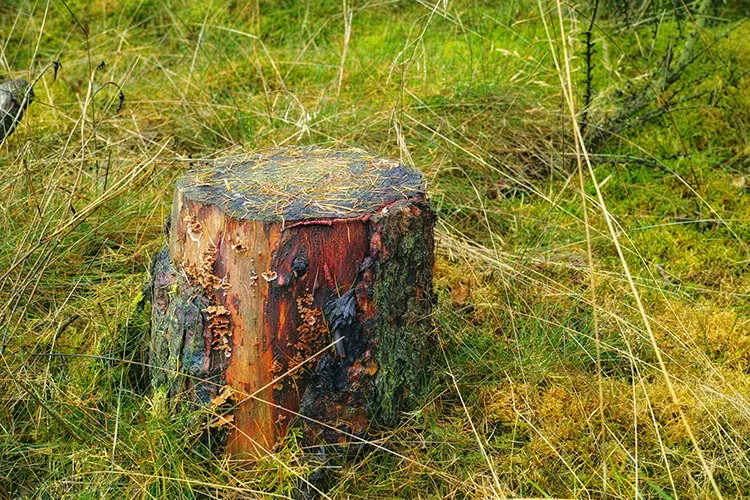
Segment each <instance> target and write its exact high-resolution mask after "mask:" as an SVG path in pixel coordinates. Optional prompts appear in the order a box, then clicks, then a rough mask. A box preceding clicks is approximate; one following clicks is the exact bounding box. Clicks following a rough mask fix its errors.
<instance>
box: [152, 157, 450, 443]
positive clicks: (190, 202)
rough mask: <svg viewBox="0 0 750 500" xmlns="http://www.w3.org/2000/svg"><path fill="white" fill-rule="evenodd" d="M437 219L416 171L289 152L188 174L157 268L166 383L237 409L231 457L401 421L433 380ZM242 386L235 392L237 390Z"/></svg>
mask: <svg viewBox="0 0 750 500" xmlns="http://www.w3.org/2000/svg"><path fill="white" fill-rule="evenodd" d="M434 223H435V216H434V213H433V211H432V210H431V208H430V205H429V204H428V203H427V201H426V200H425V192H424V183H423V178H422V175H421V174H420V173H419V172H418V171H417V170H415V169H413V168H411V167H407V166H404V165H401V164H399V163H398V162H393V161H389V160H384V159H380V158H377V157H375V156H372V155H369V154H367V153H364V152H362V151H331V150H325V149H319V148H314V147H310V148H285V149H277V150H270V151H262V152H259V153H256V154H253V155H246V156H237V157H231V158H227V159H224V160H218V161H214V162H210V163H207V164H204V165H203V166H201V167H199V168H197V169H195V170H192V171H190V172H188V173H187V174H186V175H185V176H184V177H182V178H181V179H180V180H179V181H178V183H177V188H176V191H175V195H174V204H173V207H172V214H171V218H170V221H169V224H168V225H167V227H168V242H167V245H166V246H165V248H164V249H163V250H162V251H161V252H160V253H159V254H157V255H156V256H155V258H154V262H153V265H152V270H151V279H152V281H151V288H152V289H151V292H152V297H153V299H152V300H153V302H152V304H153V307H152V339H151V364H152V365H153V367H154V369H153V376H152V383H153V385H154V387H155V388H156V389H157V390H161V391H166V392H167V393H168V395H169V397H171V398H178V400H179V401H180V403H181V404H183V403H197V404H201V405H208V406H209V407H210V408H211V409H212V410H216V411H218V412H219V413H220V414H222V415H224V416H223V417H222V418H220V419H219V421H218V422H213V425H214V426H215V427H218V428H224V429H225V431H220V432H214V434H213V435H218V436H220V438H221V439H222V440H223V439H225V440H226V441H225V443H226V447H227V450H228V452H229V453H230V454H232V455H235V456H237V455H249V456H259V455H264V454H266V453H268V452H269V451H270V450H271V449H272V448H273V447H274V445H276V444H277V443H278V442H279V441H280V439H281V438H283V437H284V435H285V434H286V431H287V427H288V425H289V423H290V421H292V420H293V419H295V418H298V419H299V420H301V421H302V422H303V423H304V433H303V435H304V440H305V442H306V444H308V445H314V444H321V443H337V444H342V443H346V442H349V441H351V440H352V439H353V438H352V435H353V436H358V437H362V436H364V435H365V434H366V433H367V430H368V429H370V428H372V427H373V426H391V425H393V424H394V423H395V422H396V420H397V417H398V415H399V414H400V413H401V412H403V411H404V410H406V409H409V408H413V405H414V404H415V402H416V401H417V399H418V397H419V395H420V392H421V391H422V389H423V388H424V384H425V381H426V380H427V372H428V363H429V352H430V350H432V349H434V342H431V341H430V337H429V336H430V331H431V328H430V320H429V315H430V310H431V306H432V303H433V301H434V298H433V291H432V266H433V226H434ZM230 388H231V389H230Z"/></svg>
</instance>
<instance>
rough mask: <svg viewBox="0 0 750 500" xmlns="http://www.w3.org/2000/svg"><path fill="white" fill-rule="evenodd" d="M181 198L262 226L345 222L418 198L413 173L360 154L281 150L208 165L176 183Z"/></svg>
mask: <svg viewBox="0 0 750 500" xmlns="http://www.w3.org/2000/svg"><path fill="white" fill-rule="evenodd" d="M177 189H179V190H181V191H182V194H183V196H184V197H185V198H188V199H190V200H193V201H196V202H200V203H205V204H213V205H219V206H221V207H222V208H223V210H224V211H225V212H226V214H227V215H229V216H231V217H237V218H241V219H245V218H247V219H253V220H263V221H282V220H284V221H297V220H305V219H321V218H349V217H357V216H359V215H362V214H367V213H373V212H375V211H376V210H378V209H379V208H382V207H383V206H385V205H387V204H389V203H392V202H394V201H396V200H399V199H404V198H410V197H412V196H415V195H423V194H424V186H423V179H422V175H421V174H420V173H419V171H417V170H415V169H413V168H410V167H407V166H405V165H401V164H399V163H397V162H393V161H391V160H386V159H382V158H377V157H375V156H372V155H369V154H367V153H365V152H363V151H331V150H327V149H319V148H314V147H311V148H287V149H281V150H269V151H265V152H259V153H255V154H252V155H238V156H234V157H230V158H225V159H222V160H217V161H213V162H210V163H207V164H206V165H204V166H202V167H199V168H198V169H195V170H193V171H191V172H190V174H189V175H187V176H185V177H183V178H182V179H181V180H180V181H179V182H178V184H177Z"/></svg>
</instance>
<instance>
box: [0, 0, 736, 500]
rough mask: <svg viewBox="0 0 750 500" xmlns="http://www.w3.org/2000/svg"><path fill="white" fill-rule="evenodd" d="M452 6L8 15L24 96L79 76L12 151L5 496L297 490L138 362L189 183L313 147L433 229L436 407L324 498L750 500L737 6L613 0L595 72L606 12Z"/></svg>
mask: <svg viewBox="0 0 750 500" xmlns="http://www.w3.org/2000/svg"><path fill="white" fill-rule="evenodd" d="M435 1H436V0H418V1H415V2H407V1H396V0H394V1H388V0H384V1H377V0H362V1H358V2H351V3H349V2H347V1H344V2H343V3H342V2H336V1H325V0H306V1H291V0H290V1H277V2H276V1H274V2H254V1H251V2H237V1H226V2H219V1H211V0H201V1H190V2H189V1H182V0H159V1H157V0H121V1H118V2H116V1H113V0H95V1H86V0H67V1H62V0H61V1H59V2H39V1H35V2H32V1H26V0H10V1H9V2H8V1H6V2H3V3H2V4H0V42H1V43H2V45H0V65H1V66H2V72H3V73H5V74H9V75H11V76H12V77H14V78H19V77H23V78H27V79H29V80H33V79H34V78H36V77H37V76H38V75H39V74H40V73H41V71H42V70H43V68H45V67H47V66H48V65H50V64H51V63H52V62H53V61H56V60H58V61H59V62H60V63H61V65H62V67H61V68H59V70H58V71H56V72H55V71H53V69H49V71H47V72H46V73H45V74H44V75H43V76H42V77H41V78H40V79H39V81H38V82H37V83H36V85H35V89H34V90H35V94H36V101H35V102H34V103H33V104H32V105H31V107H30V108H29V110H28V112H27V113H26V115H25V116H24V119H23V124H21V125H20V126H19V128H18V129H17V130H16V132H15V133H14V135H13V136H11V137H10V139H9V140H7V141H5V143H3V144H2V146H0V235H2V237H0V339H1V340H2V342H1V344H0V345H2V347H0V349H2V350H1V351H0V353H1V354H0V498H25V497H29V498H50V499H57V498H256V497H257V498H265V497H272V498H288V497H291V496H292V495H293V494H294V492H295V489H296V488H297V486H298V484H299V482H300V479H299V478H300V477H308V474H309V473H310V472H311V471H312V470H314V469H315V467H317V465H316V464H314V463H311V462H310V461H309V460H305V459H303V453H302V450H301V449H300V446H299V443H298V438H299V432H296V431H295V432H292V433H291V434H290V436H289V438H288V439H287V440H286V442H284V443H283V445H282V446H280V447H279V448H278V450H277V452H276V453H275V455H274V456H272V457H269V458H267V459H265V460H261V461H259V462H258V463H255V464H252V465H246V466H243V467H240V466H238V465H237V464H233V463H231V462H229V461H228V460H227V459H225V458H223V457H221V456H214V455H212V454H211V453H210V452H209V451H208V450H207V449H206V448H205V447H204V446H203V445H202V444H201V441H200V433H199V432H198V431H196V432H192V431H191V432H186V429H189V428H191V427H190V425H189V422H192V421H193V420H192V419H194V417H195V416H194V415H189V414H188V415H186V414H185V413H179V412H174V411H171V408H170V407H169V404H167V403H166V402H165V401H163V400H162V399H159V398H155V397H154V396H153V394H152V393H151V391H150V389H149V382H148V370H147V369H146V367H145V366H144V364H147V363H148V314H149V313H148V305H143V301H142V298H143V296H142V288H141V286H142V283H144V281H146V279H147V275H148V267H149V263H150V260H151V257H152V256H153V255H154V253H155V252H156V251H157V250H158V249H159V248H160V246H161V245H162V243H163V236H162V225H163V223H164V221H165V219H166V217H167V214H168V212H169V208H170V205H171V197H172V189H173V186H174V182H175V179H176V178H177V177H178V176H179V175H180V174H182V173H183V172H185V171H186V169H188V168H190V166H191V165H193V164H194V163H195V162H196V161H197V160H199V159H201V158H213V157H218V156H222V155H225V154H228V153H230V152H234V151H237V150H239V149H243V148H244V149H246V150H251V149H254V148H259V147H267V146H274V145H293V144H320V145H324V146H331V147H358V148H363V149H367V150H369V151H372V152H373V153H377V154H380V155H383V156H390V157H393V158H397V159H400V160H401V161H403V162H405V163H409V164H412V165H415V166H417V167H418V168H420V169H421V170H422V171H423V172H424V174H425V176H426V177H427V179H428V180H429V185H430V199H431V202H432V204H433V206H434V208H435V210H436V212H437V214H438V216H439V221H438V226H437V248H436V251H437V255H438V257H437V263H436V269H435V272H436V277H435V280H436V286H437V291H438V296H439V301H438V305H437V307H436V310H435V314H434V319H435V325H436V332H435V333H436V337H437V338H438V339H439V340H440V342H439V346H437V349H436V353H437V355H436V356H435V359H434V367H433V373H434V376H433V377H432V385H431V389H430V393H429V396H428V397H427V398H425V400H424V401H423V404H422V406H421V407H420V408H416V409H415V410H414V411H413V412H410V413H408V414H405V415H404V417H403V420H402V424H401V425H400V426H399V427H398V428H396V429H393V430H390V431H382V432H379V433H376V434H374V435H373V436H371V439H372V441H373V443H374V444H376V445H377V446H373V445H372V444H370V445H358V444H352V445H351V448H350V451H351V453H350V455H351V456H350V457H348V459H347V460H337V459H334V458H332V459H331V462H329V463H328V464H326V465H327V469H326V471H327V473H326V479H325V481H324V482H323V483H321V484H320V488H321V489H322V490H323V492H324V493H323V496H321V498H368V499H371V498H407V499H412V498H506V497H507V498H511V497H566V498H569V497H582V498H605V497H606V498H634V497H635V498H662V499H666V498H680V497H682V498H704V497H712V498H717V497H719V496H720V495H723V496H724V497H725V498H740V497H747V496H748V495H750V454H749V452H748V450H750V442H749V441H748V440H749V439H750V300H748V298H749V294H750V252H749V248H748V247H749V245H750V137H749V134H750V131H749V130H748V123H750V79H749V78H748V77H746V76H744V75H743V74H742V72H743V71H747V68H750V46H748V44H747V40H748V39H750V23H746V22H745V21H746V19H745V18H743V17H742V16H741V11H742V9H743V7H742V5H745V10H747V8H746V7H747V3H746V2H743V1H738V2H736V3H737V4H738V5H739V7H737V8H736V9H735V11H732V7H731V5H730V7H726V8H725V7H722V9H723V10H721V9H719V8H717V9H716V10H715V11H712V12H711V15H709V14H707V13H704V15H702V16H685V15H684V13H683V15H681V16H680V15H679V12H677V13H675V12H673V11H669V10H665V11H663V12H662V13H661V14H660V13H659V12H656V11H653V12H652V11H651V10H648V9H647V8H646V7H644V8H643V9H640V7H638V8H636V7H634V8H633V9H631V10H630V11H623V12H618V11H617V9H615V8H613V7H608V6H609V5H610V4H613V3H615V2H606V1H603V2H602V6H601V7H600V12H599V13H598V16H599V17H598V21H597V23H595V26H594V27H593V28H592V39H593V40H594V41H595V42H596V45H595V46H594V52H593V55H592V57H593V60H594V62H595V64H594V66H593V73H592V76H591V78H588V79H587V78H586V67H585V59H586V57H585V51H586V48H585V43H583V42H582V40H584V39H585V32H586V31H587V28H588V26H589V22H588V19H587V16H590V15H591V12H590V10H591V9H590V7H585V8H584V7H582V10H581V11H576V10H573V9H572V8H571V7H570V6H568V5H562V6H560V4H559V3H557V2H555V1H547V0H544V1H540V2H532V1H529V0H525V1H521V0H516V1H513V0H511V1H507V2H470V1H468V0H465V1H464V0H461V1H439V2H437V3H435ZM588 3H592V4H593V3H594V2H588ZM622 3H623V4H628V2H622ZM646 3H648V4H651V5H653V9H656V6H657V5H661V4H666V3H669V4H670V5H671V4H672V3H671V2H658V1H655V2H650V3H649V2H646ZM696 3H697V2H696ZM702 3H704V4H705V3H706V2H702ZM709 3H710V2H709ZM715 3H717V4H722V5H723V3H722V2H715ZM630 4H633V5H636V4H638V5H640V4H641V3H640V2H630ZM691 5H692V4H691ZM558 6H560V8H559V10H558ZM650 8H652V7H649V9H650ZM696 8H698V7H696ZM680 12H682V11H680ZM673 54H674V56H673ZM682 54H687V56H686V59H683V58H682V56H681V55H682ZM693 55H694V57H692V56H693ZM688 56H691V57H689V59H690V61H689V62H690V64H689V65H686V67H685V69H684V71H680V72H678V74H677V76H676V80H675V81H674V82H672V83H671V87H669V89H667V88H666V87H665V86H662V85H663V82H665V81H667V80H669V78H664V77H663V75H670V74H672V73H670V71H674V68H675V67H678V66H679V65H680V64H681V63H682V62H685V61H687V60H688ZM566 63H567V64H566ZM566 66H568V67H569V68H570V72H568V71H567V70H566ZM660 68H661V69H660ZM54 73H56V75H55V74H54ZM660 78H661V80H660ZM587 80H588V81H589V82H590V83H591V85H592V93H591V96H592V99H591V102H590V105H589V106H588V112H587V113H588V115H587V116H588V122H589V123H588V124H587V127H586V130H585V131H584V135H583V141H582V142H583V145H584V146H586V149H585V150H584V149H583V148H582V147H581V143H580V142H577V141H576V134H575V128H574V126H577V124H578V123H580V121H581V119H582V116H584V115H582V113H581V111H580V110H581V109H582V107H583V105H584V104H585V103H586V82H587ZM109 82H113V83H114V84H108V83H109ZM649 86H650V87H649ZM119 89H121V91H122V95H123V96H124V101H121V99H120V95H119ZM644 89H645V90H644ZM675 90H679V92H678V93H676V94H671V93H670V92H674V91H675ZM638 92H640V93H638ZM649 92H650V93H649ZM639 95H640V96H646V97H644V98H645V99H650V100H648V101H647V105H646V106H645V107H643V108H642V111H641V112H639V113H637V114H635V115H633V116H630V118H628V119H624V118H623V116H625V115H627V113H628V112H629V111H628V110H632V109H633V108H634V107H635V106H637V102H638V99H637V98H635V97H632V98H631V97H629V96H636V97H637V96H639ZM691 95H692V96H695V97H694V98H689V99H688V98H686V99H684V100H682V98H683V97H685V96H691ZM669 99H671V101H669V103H670V107H665V104H664V103H665V102H666V101H667V100H669ZM571 105H572V107H571ZM573 115H575V117H576V119H575V120H574V119H572V116H573ZM612 130H614V132H612V133H609V132H611V131H612ZM193 428H194V427H193Z"/></svg>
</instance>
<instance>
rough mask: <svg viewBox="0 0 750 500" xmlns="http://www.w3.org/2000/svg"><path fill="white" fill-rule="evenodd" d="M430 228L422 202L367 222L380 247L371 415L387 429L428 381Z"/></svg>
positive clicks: (372, 327)
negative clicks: (375, 363)
mask: <svg viewBox="0 0 750 500" xmlns="http://www.w3.org/2000/svg"><path fill="white" fill-rule="evenodd" d="M434 223H435V215H434V213H433V212H432V210H431V209H430V207H429V204H428V203H427V202H425V201H417V202H408V203H407V202H399V203H396V204H394V205H392V206H391V207H389V210H388V213H387V214H386V215H379V216H377V217H375V218H373V220H372V226H371V234H373V235H374V234H376V233H377V234H378V236H376V237H375V238H374V239H375V240H379V244H380V248H379V249H377V251H378V255H377V258H376V259H375V261H374V264H373V279H372V294H373V301H374V308H375V311H377V314H376V316H375V317H374V318H373V319H372V320H371V321H372V322H373V324H372V325H369V329H370V330H371V331H372V332H373V333H374V334H375V335H374V342H375V343H376V345H377V347H376V349H375V355H376V359H377V364H378V376H377V377H376V379H375V388H376V397H375V399H376V401H377V408H374V411H375V413H376V414H377V416H378V421H379V422H380V423H382V424H383V425H387V426H389V425H393V424H395V422H396V420H397V419H398V416H399V413H400V412H401V411H403V410H404V409H406V408H412V407H413V406H414V405H415V404H416V403H417V401H418V399H419V397H420V396H421V393H422V391H423V389H424V387H425V384H426V382H427V380H428V369H429V353H430V352H431V350H432V348H431V345H430V341H429V336H430V334H431V330H432V327H431V321H430V311H431V308H432V303H433V300H434V299H433V291H432V266H433V262H434V254H433V238H434V237H433V227H434ZM372 252H373V249H371V254H372Z"/></svg>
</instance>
